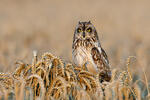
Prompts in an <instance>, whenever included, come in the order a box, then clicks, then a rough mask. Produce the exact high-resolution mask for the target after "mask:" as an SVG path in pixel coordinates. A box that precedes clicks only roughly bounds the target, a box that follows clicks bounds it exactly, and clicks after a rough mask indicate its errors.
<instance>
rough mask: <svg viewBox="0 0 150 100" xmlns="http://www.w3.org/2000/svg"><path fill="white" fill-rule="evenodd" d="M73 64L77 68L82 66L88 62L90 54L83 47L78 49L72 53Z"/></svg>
mask: <svg viewBox="0 0 150 100" xmlns="http://www.w3.org/2000/svg"><path fill="white" fill-rule="evenodd" d="M72 54H73V55H72V58H73V62H74V64H75V65H77V66H83V65H84V64H85V63H86V62H87V61H88V56H89V54H90V52H89V51H88V50H87V49H85V48H84V47H78V48H76V49H75V50H74V51H73V52H72Z"/></svg>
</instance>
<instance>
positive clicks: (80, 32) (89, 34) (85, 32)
mask: <svg viewBox="0 0 150 100" xmlns="http://www.w3.org/2000/svg"><path fill="white" fill-rule="evenodd" d="M74 38H76V39H84V40H85V39H89V38H95V39H98V36H97V32H96V29H95V27H94V25H93V24H92V23H91V22H90V21H88V22H80V21H79V22H78V24H77V26H76V29H75V33H74Z"/></svg>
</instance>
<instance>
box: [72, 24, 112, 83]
mask: <svg viewBox="0 0 150 100" xmlns="http://www.w3.org/2000/svg"><path fill="white" fill-rule="evenodd" d="M72 59H73V63H74V64H75V65H76V66H80V67H82V66H86V68H87V70H88V71H89V72H91V73H93V74H97V73H98V74H99V77H100V80H101V82H103V81H110V79H111V70H110V66H109V61H108V57H107V54H106V53H105V51H104V49H103V48H102V47H101V44H100V41H99V38H98V34H97V31H96V29H95V27H94V25H93V24H92V23H91V22H90V21H88V22H78V24H77V26H76V28H75V32H74V37H73V44H72Z"/></svg>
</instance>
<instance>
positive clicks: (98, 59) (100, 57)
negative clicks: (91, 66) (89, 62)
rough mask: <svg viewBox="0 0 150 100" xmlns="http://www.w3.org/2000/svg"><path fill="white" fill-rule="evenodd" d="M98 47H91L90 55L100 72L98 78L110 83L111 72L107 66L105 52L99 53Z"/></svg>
mask: <svg viewBox="0 0 150 100" xmlns="http://www.w3.org/2000/svg"><path fill="white" fill-rule="evenodd" d="M98 48H100V47H93V48H92V50H91V55H92V59H93V61H94V63H95V64H96V65H97V68H98V70H99V72H100V77H101V79H102V80H105V81H110V79H111V71H110V66H109V61H108V57H107V55H106V53H105V51H104V50H103V49H102V48H100V49H101V52H100V51H99V49H98Z"/></svg>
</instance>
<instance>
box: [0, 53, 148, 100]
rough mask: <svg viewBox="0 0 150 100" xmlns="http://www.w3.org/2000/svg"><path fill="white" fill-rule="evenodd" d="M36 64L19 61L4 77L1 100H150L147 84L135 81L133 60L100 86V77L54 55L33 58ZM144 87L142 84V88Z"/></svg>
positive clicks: (0, 80)
mask: <svg viewBox="0 0 150 100" xmlns="http://www.w3.org/2000/svg"><path fill="white" fill-rule="evenodd" d="M33 55H34V56H33V60H32V64H26V63H23V62H21V61H17V62H16V64H18V65H19V66H18V67H17V68H16V70H15V71H14V72H12V73H1V74H0V99H1V100H4V99H5V100H7V99H9V100H32V99H39V100H44V99H46V100H55V99H61V100H146V99H147V100H148V99H149V96H150V94H149V87H148V81H147V78H146V74H145V73H144V75H145V81H142V80H140V79H138V80H135V79H134V78H133V76H134V73H131V71H130V61H131V59H132V58H133V57H129V58H128V59H127V62H126V69H125V70H120V69H112V79H111V81H110V82H103V83H100V82H99V77H98V76H99V75H98V74H97V75H94V74H92V73H90V72H88V71H87V70H86V69H85V68H82V67H76V66H73V65H72V64H71V63H66V62H65V61H62V60H61V59H60V58H58V57H56V56H54V55H53V54H51V53H44V54H43V55H42V57H41V58H38V57H37V52H34V54H33ZM139 83H140V84H139Z"/></svg>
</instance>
